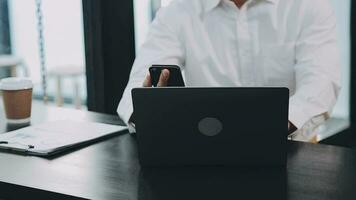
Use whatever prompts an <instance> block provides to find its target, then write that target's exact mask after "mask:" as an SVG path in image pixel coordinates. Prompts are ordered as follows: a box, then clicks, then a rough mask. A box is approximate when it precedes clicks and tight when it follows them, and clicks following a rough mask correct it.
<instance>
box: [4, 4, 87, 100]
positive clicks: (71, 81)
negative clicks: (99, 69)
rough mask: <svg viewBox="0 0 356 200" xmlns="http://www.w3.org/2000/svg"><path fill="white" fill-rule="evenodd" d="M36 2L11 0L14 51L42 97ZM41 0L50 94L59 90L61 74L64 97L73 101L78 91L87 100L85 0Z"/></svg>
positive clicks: (35, 93) (82, 98)
mask: <svg viewBox="0 0 356 200" xmlns="http://www.w3.org/2000/svg"><path fill="white" fill-rule="evenodd" d="M36 2H38V1H36V0H31V1H23V0H10V1H8V3H9V18H10V30H11V32H10V35H11V44H12V45H11V48H12V53H13V54H14V55H16V56H18V57H20V58H21V59H23V61H24V63H25V65H26V68H27V70H28V75H29V76H30V77H31V79H32V80H33V81H34V84H35V87H34V95H35V97H36V96H37V97H41V95H42V93H43V91H42V82H41V70H40V66H41V65H40V53H39V52H40V48H39V47H40V46H39V28H38V15H37V14H38V12H37V7H36ZM41 3H42V5H41V11H42V22H43V41H44V54H45V60H46V68H47V74H48V76H47V86H48V87H47V92H48V96H49V97H50V98H53V97H55V96H56V95H57V94H58V92H59V90H58V89H59V88H58V85H57V83H58V81H59V80H58V79H57V78H56V77H58V76H59V75H60V76H61V77H62V78H61V79H60V81H61V87H62V88H61V93H62V96H63V97H64V99H67V100H69V101H72V100H73V98H74V93H76V92H77V93H78V94H79V98H80V101H85V99H86V81H85V56H84V37H83V22H82V21H83V16H82V1H81V0H42V1H41ZM57 75H58V76H57ZM77 100H78V99H77Z"/></svg>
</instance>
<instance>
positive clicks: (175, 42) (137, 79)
mask: <svg viewBox="0 0 356 200" xmlns="http://www.w3.org/2000/svg"><path fill="white" fill-rule="evenodd" d="M172 6H173V7H172ZM172 6H169V7H167V8H162V9H161V10H160V11H159V12H158V14H157V17H156V19H155V20H154V21H153V22H152V24H151V27H150V31H149V34H148V36H147V40H146V42H145V43H144V44H143V45H142V47H141V48H140V51H139V53H138V55H137V57H136V60H135V62H134V64H133V67H132V69H131V73H130V79H129V82H128V84H127V86H126V89H125V90H124V93H123V96H122V99H121V101H120V103H119V105H118V108H117V112H118V115H119V116H120V118H121V119H122V120H123V121H124V122H125V123H126V124H127V125H129V120H130V118H131V115H132V113H133V105H132V97H131V90H132V89H133V88H137V87H142V84H143V81H144V79H145V77H146V75H147V74H148V68H149V67H150V66H151V65H152V64H169V65H178V66H181V67H183V65H184V58H185V55H184V53H185V52H184V48H183V45H182V42H181V41H182V40H181V39H180V37H179V35H180V34H179V29H178V23H179V22H177V21H176V20H177V17H176V15H177V13H175V12H176V11H175V8H174V5H172Z"/></svg>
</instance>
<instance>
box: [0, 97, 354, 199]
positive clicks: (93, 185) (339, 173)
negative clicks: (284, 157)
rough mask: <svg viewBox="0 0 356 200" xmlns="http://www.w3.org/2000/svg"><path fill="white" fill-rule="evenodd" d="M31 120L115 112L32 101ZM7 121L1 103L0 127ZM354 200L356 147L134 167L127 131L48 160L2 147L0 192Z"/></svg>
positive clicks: (111, 119) (299, 147)
mask: <svg viewBox="0 0 356 200" xmlns="http://www.w3.org/2000/svg"><path fill="white" fill-rule="evenodd" d="M32 116H33V118H32V123H33V124H37V123H40V122H43V121H48V120H56V119H64V118H70V119H71V118H74V119H83V120H89V121H99V122H106V123H112V124H120V123H121V121H120V120H119V119H118V118H117V117H116V116H110V115H103V114H97V113H92V112H85V111H76V110H70V109H60V108H54V107H48V106H43V105H41V104H39V103H34V106H33V115H32ZM13 128H14V127H10V126H8V125H6V122H5V118H4V112H3V110H2V108H1V106H0V133H4V132H6V131H7V130H9V129H13ZM23 198H27V199H77V198H78V199H80V198H86V199H123V200H126V199H130V200H131V199H133V200H134V199H139V200H146V199H155V200H168V199H208V200H209V199H291V200H296V199H298V200H299V199H300V200H309V199H310V200H311V199H313V200H316V199H321V200H329V199H330V200H337V199H340V200H349V199H350V200H351V199H352V200H355V199H356V152H355V151H354V150H351V149H346V148H340V147H333V146H325V145H312V144H303V143H290V145H289V154H288V167H287V169H284V170H283V169H259V170H257V169H241V168H240V169H237V168H219V167H208V168H207V167H196V168H170V169H144V170H143V169H140V167H139V164H138V160H137V152H136V141H135V138H134V137H132V136H130V135H128V134H125V135H121V136H116V137H113V138H111V139H108V140H105V141H102V142H99V143H96V144H94V145H91V146H87V147H85V148H81V149H78V150H76V151H73V152H71V153H67V154H64V155H61V156H59V157H56V158H52V159H44V158H38V157H32V156H23V155H15V154H10V153H5V152H1V153H0V199H23Z"/></svg>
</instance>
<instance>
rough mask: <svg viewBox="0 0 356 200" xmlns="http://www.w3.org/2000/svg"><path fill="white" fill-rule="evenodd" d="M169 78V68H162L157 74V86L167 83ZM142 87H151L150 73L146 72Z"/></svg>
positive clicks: (163, 85)
mask: <svg viewBox="0 0 356 200" xmlns="http://www.w3.org/2000/svg"><path fill="white" fill-rule="evenodd" d="M168 79H169V70H168V69H164V70H162V72H161V75H160V76H159V81H158V83H157V87H165V86H167V84H168ZM143 87H152V78H151V75H150V74H147V76H146V78H145V81H143Z"/></svg>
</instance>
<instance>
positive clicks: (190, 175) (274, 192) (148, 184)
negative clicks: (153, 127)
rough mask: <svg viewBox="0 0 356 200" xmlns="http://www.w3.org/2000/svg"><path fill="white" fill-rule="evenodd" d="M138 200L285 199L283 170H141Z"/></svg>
mask: <svg viewBox="0 0 356 200" xmlns="http://www.w3.org/2000/svg"><path fill="white" fill-rule="evenodd" d="M139 176H140V182H139V186H138V199H139V200H167V199H169V200H182V199H184V200H190V199H191V200H198V199H203V200H216V199H250V200H261V199H271V200H272V199H273V200H278V199H286V198H287V194H286V191H287V185H286V184H287V175H286V169H242V168H227V167H184V168H149V169H141V172H140V175H139Z"/></svg>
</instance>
